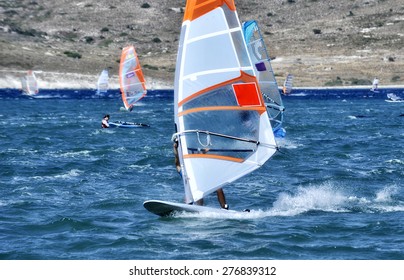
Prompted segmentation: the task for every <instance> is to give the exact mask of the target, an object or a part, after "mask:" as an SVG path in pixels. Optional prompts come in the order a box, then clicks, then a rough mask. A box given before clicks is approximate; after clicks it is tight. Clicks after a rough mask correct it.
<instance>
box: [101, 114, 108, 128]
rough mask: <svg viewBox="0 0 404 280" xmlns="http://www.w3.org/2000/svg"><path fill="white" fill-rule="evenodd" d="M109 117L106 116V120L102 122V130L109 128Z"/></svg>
mask: <svg viewBox="0 0 404 280" xmlns="http://www.w3.org/2000/svg"><path fill="white" fill-rule="evenodd" d="M108 121H109V115H105V116H104V118H103V119H102V121H101V127H102V128H108V127H109V123H108Z"/></svg>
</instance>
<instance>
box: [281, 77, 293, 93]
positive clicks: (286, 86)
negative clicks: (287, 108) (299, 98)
mask: <svg viewBox="0 0 404 280" xmlns="http://www.w3.org/2000/svg"><path fill="white" fill-rule="evenodd" d="M292 84H293V75H292V74H288V75H287V76H286V78H285V81H284V83H283V87H282V92H283V94H285V95H288V94H290V93H291V92H292V88H293V87H292Z"/></svg>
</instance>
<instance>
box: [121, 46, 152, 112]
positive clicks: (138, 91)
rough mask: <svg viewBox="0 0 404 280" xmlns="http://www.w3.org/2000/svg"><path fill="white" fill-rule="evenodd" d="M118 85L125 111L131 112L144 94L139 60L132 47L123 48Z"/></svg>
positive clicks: (143, 80) (144, 89) (144, 85)
mask: <svg viewBox="0 0 404 280" xmlns="http://www.w3.org/2000/svg"><path fill="white" fill-rule="evenodd" d="M119 84H120V88H121V96H122V101H123V104H124V106H125V108H126V110H129V111H132V109H133V104H135V103H136V102H138V101H139V100H140V99H142V98H143V97H144V96H145V95H146V93H147V90H146V81H145V79H144V76H143V72H142V69H141V67H140V63H139V58H138V56H137V54H136V51H135V48H134V47H133V46H127V47H125V48H123V50H122V55H121V61H120V66H119Z"/></svg>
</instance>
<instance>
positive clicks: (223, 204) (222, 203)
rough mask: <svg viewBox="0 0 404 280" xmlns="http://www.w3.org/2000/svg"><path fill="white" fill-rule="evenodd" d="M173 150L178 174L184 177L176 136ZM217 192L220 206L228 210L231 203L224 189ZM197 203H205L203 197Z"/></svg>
mask: <svg viewBox="0 0 404 280" xmlns="http://www.w3.org/2000/svg"><path fill="white" fill-rule="evenodd" d="M173 150H174V158H175V167H176V169H177V172H178V174H180V176H181V178H182V172H181V164H180V159H179V156H178V139H177V138H175V139H174V143H173ZM206 152H207V150H206V151H205V153H206ZM216 194H217V199H218V200H219V204H220V207H222V208H223V209H226V210H228V209H229V205H228V204H227V203H226V197H225V196H224V192H223V189H221V188H220V189H218V190H217V191H216ZM195 204H197V205H201V206H202V205H203V198H201V199H199V200H198V201H195Z"/></svg>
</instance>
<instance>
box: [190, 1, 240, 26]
mask: <svg viewBox="0 0 404 280" xmlns="http://www.w3.org/2000/svg"><path fill="white" fill-rule="evenodd" d="M223 5H227V7H228V8H229V9H230V10H231V11H236V5H235V4H234V0H188V1H187V6H186V10H185V14H184V21H186V20H191V21H192V20H194V19H196V18H199V17H201V16H203V15H205V14H206V13H209V12H210V11H212V10H213V9H216V8H218V7H221V6H223Z"/></svg>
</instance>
